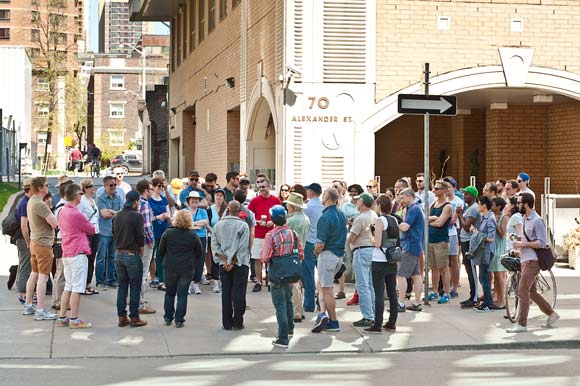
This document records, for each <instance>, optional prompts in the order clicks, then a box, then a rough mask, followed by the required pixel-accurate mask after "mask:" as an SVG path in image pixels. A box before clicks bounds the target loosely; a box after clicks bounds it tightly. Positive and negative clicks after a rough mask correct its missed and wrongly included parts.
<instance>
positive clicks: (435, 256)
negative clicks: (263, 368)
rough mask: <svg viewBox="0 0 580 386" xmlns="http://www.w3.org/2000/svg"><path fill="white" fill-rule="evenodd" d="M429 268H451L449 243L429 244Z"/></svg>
mask: <svg viewBox="0 0 580 386" xmlns="http://www.w3.org/2000/svg"><path fill="white" fill-rule="evenodd" d="M429 266H430V267H435V268H447V267H449V243H448V242H441V243H429Z"/></svg>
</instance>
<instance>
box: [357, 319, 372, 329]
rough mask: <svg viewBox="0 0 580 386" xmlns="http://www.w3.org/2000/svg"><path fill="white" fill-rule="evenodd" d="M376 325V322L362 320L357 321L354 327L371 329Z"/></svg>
mask: <svg viewBox="0 0 580 386" xmlns="http://www.w3.org/2000/svg"><path fill="white" fill-rule="evenodd" d="M373 324H375V321H374V320H371V319H365V318H362V319H361V320H357V321H356V322H354V323H353V324H352V325H353V326H354V327H370V326H372V325H373Z"/></svg>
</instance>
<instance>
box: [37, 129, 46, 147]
mask: <svg viewBox="0 0 580 386" xmlns="http://www.w3.org/2000/svg"><path fill="white" fill-rule="evenodd" d="M47 138H48V132H46V131H37V132H36V142H37V143H38V144H45V143H46V139H47Z"/></svg>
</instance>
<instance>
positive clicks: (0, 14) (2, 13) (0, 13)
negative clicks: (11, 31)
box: [0, 9, 10, 21]
mask: <svg viewBox="0 0 580 386" xmlns="http://www.w3.org/2000/svg"><path fill="white" fill-rule="evenodd" d="M0 21H10V10H9V9H0Z"/></svg>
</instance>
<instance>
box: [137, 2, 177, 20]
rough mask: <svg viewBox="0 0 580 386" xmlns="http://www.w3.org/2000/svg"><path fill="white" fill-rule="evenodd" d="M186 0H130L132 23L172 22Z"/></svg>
mask: <svg viewBox="0 0 580 386" xmlns="http://www.w3.org/2000/svg"><path fill="white" fill-rule="evenodd" d="M183 3H185V0H129V12H130V14H131V16H130V19H129V20H131V21H171V17H172V16H173V15H175V14H176V13H177V9H178V7H179V6H180V5H182V4H183Z"/></svg>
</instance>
